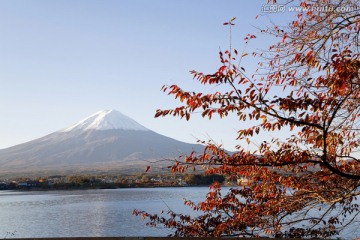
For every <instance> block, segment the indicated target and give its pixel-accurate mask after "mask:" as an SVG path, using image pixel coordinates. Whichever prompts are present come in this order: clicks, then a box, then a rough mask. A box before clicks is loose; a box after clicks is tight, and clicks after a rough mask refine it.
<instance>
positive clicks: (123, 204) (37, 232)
mask: <svg viewBox="0 0 360 240" xmlns="http://www.w3.org/2000/svg"><path fill="white" fill-rule="evenodd" d="M207 191H208V188H207V187H191V188H133V189H114V190H76V191H48V192H16V191H0V239H2V238H5V237H6V238H10V237H14V238H25V237H27V238H30V237H87V236H89V237H90V236H92V237H96V236H103V237H106V236H109V237H111V236H167V235H168V234H169V229H164V228H150V227H146V226H145V223H144V222H143V221H142V220H141V217H136V216H133V215H132V211H133V210H134V209H141V210H145V211H147V212H151V213H160V211H161V210H166V209H168V208H171V209H172V210H174V211H179V212H190V211H189V208H188V207H185V206H184V205H183V198H188V199H191V200H195V201H196V200H198V201H199V200H201V199H204V197H205V195H206V193H207Z"/></svg>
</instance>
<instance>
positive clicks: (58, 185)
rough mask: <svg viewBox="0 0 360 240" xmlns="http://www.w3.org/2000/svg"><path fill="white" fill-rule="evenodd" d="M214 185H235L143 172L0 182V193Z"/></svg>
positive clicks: (217, 179) (214, 179)
mask: <svg viewBox="0 0 360 240" xmlns="http://www.w3.org/2000/svg"><path fill="white" fill-rule="evenodd" d="M214 182H219V183H221V184H224V185H227V186H228V185H236V183H235V182H233V181H230V180H229V179H226V178H225V177H224V176H221V175H206V176H204V175H200V174H168V175H159V174H157V175H150V174H146V173H141V174H136V175H129V176H116V175H110V176H109V175H73V176H48V177H33V178H27V177H22V178H14V179H10V178H8V179H3V180H0V190H69V189H116V188H138V187H185V186H186V187H189V186H204V185H210V184H212V183H214Z"/></svg>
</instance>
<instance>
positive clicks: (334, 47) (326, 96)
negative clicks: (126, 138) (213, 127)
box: [134, 0, 360, 238]
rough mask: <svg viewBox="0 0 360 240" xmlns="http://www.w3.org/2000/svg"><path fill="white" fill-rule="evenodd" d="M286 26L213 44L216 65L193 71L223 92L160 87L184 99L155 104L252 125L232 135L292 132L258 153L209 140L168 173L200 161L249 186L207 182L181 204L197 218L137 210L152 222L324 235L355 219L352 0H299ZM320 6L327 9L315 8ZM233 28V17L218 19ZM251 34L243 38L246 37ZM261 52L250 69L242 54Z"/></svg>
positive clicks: (356, 24) (190, 230)
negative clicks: (199, 195) (258, 44)
mask: <svg viewBox="0 0 360 240" xmlns="http://www.w3.org/2000/svg"><path fill="white" fill-rule="evenodd" d="M299 6H301V7H303V8H306V9H307V11H303V12H298V13H297V15H296V16H295V19H294V20H293V21H292V22H291V23H290V24H289V25H288V26H287V27H279V26H273V27H269V28H266V29H264V30H262V32H263V33H264V34H269V37H274V38H276V39H278V40H277V42H276V44H273V45H271V46H269V48H268V49H267V50H266V51H261V52H254V53H251V54H248V53H246V52H242V53H239V52H238V51H237V50H235V49H233V48H232V47H231V46H230V49H228V50H226V51H224V52H222V51H221V52H220V53H219V59H220V66H219V68H218V69H217V71H216V72H214V73H211V74H205V73H202V72H198V71H191V74H192V75H193V77H194V79H195V80H197V81H199V82H200V83H202V84H204V85H223V86H228V88H229V90H228V91H227V92H223V91H221V92H220V91H219V92H213V93H207V94H205V93H197V92H191V91H185V90H183V89H182V88H181V87H179V86H177V85H172V86H164V87H163V91H164V92H166V93H168V94H169V95H173V96H174V97H175V98H176V99H179V100H180V102H181V103H182V105H181V106H179V107H177V108H175V109H166V110H160V109H159V110H157V112H156V117H160V116H166V115H173V116H178V117H180V118H183V117H184V118H185V119H186V120H189V119H190V118H191V113H193V112H194V111H199V110H200V111H201V112H202V116H203V117H207V118H209V119H211V117H212V116H213V115H215V114H216V115H219V116H220V117H226V116H228V114H230V113H235V114H237V116H238V118H239V120H240V121H251V123H252V126H251V127H249V128H245V129H239V131H238V139H239V141H241V140H243V141H248V142H250V141H251V138H252V137H253V136H254V135H259V134H262V133H263V132H271V131H275V132H279V133H281V131H289V132H291V133H292V135H291V136H290V137H288V138H287V139H285V140H284V139H283V140H281V139H275V138H274V139H273V140H272V141H271V142H263V143H261V145H260V146H259V149H258V150H257V151H255V152H248V151H246V150H245V149H244V148H242V146H241V145H239V146H238V151H237V152H236V153H228V152H226V151H224V150H223V149H222V148H221V146H217V145H216V144H214V143H208V144H207V146H206V148H205V150H204V152H203V153H202V154H201V155H196V154H194V153H193V154H191V155H189V156H187V157H186V158H185V162H182V161H180V160H179V161H178V162H177V163H176V164H175V165H174V166H173V167H172V171H174V172H177V171H178V172H184V171H186V170H187V169H188V168H189V167H192V166H194V165H203V166H204V167H205V168H206V174H221V175H227V176H230V177H232V178H233V179H237V178H239V177H245V178H247V179H249V183H250V184H249V185H248V186H246V187H242V188H241V187H239V188H231V189H230V190H229V192H227V193H226V194H224V193H223V192H222V191H221V190H220V186H219V185H218V184H214V185H212V187H211V189H210V192H209V193H208V195H207V198H206V199H205V200H204V201H203V202H200V203H199V204H195V203H193V202H191V201H186V202H185V203H186V204H187V205H189V206H190V207H191V208H192V209H193V210H194V211H197V212H198V215H197V216H196V217H191V216H189V215H183V214H177V213H174V212H172V211H169V212H168V213H169V216H168V217H167V218H166V217H163V216H162V215H157V214H155V215H152V214H149V213H146V212H142V211H134V213H135V214H137V215H142V216H143V217H144V218H148V220H149V223H148V224H149V225H151V226H154V225H156V224H162V225H164V226H165V227H168V228H173V229H174V230H175V232H174V235H175V236H183V237H188V236H202V237H209V236H244V237H247V236H269V237H322V238H324V237H329V236H333V235H336V234H338V233H340V232H341V231H342V230H343V229H344V228H346V227H348V226H349V225H350V224H352V223H353V222H354V221H355V220H356V218H357V217H358V214H359V206H358V205H357V204H356V197H357V196H358V195H359V194H360V192H359V183H360V174H359V173H360V158H359V150H360V147H359V145H360V139H359V133H360V121H359V117H360V79H359V68H360V55H359V31H360V12H359V9H358V6H359V3H358V2H357V1H351V0H338V1H335V0H320V1H311V0H308V1H300V2H299ZM324 7H326V9H328V10H327V11H316V9H320V8H323V9H324ZM225 25H226V26H227V27H229V28H230V31H231V28H232V27H233V25H234V19H232V20H231V21H229V22H227V23H225ZM253 38H256V36H255V35H252V34H249V35H248V36H246V38H245V42H246V44H247V43H248V42H249V41H251V39H253ZM251 56H252V57H254V58H260V61H259V69H258V71H257V73H256V74H254V75H252V76H251V77H249V76H248V74H247V73H246V71H245V68H244V67H243V66H242V65H241V60H242V59H243V58H244V57H251Z"/></svg>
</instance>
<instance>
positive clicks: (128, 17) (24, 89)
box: [0, 0, 268, 149]
mask: <svg viewBox="0 0 360 240" xmlns="http://www.w3.org/2000/svg"><path fill="white" fill-rule="evenodd" d="M265 2H266V1H254V0H242V1H240V0H232V1H229V0H226V1H224V0H196V1H190V0H181V1H180V0H178V1H175V0H173V1H170V0H151V1H149V0H127V1H125V0H61V1H54V0H52V1H51V0H2V1H0V112H1V117H0V148H6V147H9V146H12V145H15V144H19V143H23V142H26V141H29V140H33V139H35V138H38V137H42V136H44V135H46V134H49V133H51V132H54V131H57V130H59V129H62V128H65V127H67V126H69V125H71V124H73V123H75V122H77V121H79V120H81V119H83V118H85V117H87V116H89V115H91V114H93V113H95V112H97V111H99V110H103V109H116V110H118V111H120V112H122V113H123V114H126V115H128V116H129V117H131V118H133V119H135V120H136V121H137V122H139V123H140V124H142V125H144V126H145V127H147V128H149V129H151V130H154V131H156V132H158V133H160V134H163V135H166V136H169V137H172V138H175V139H178V140H181V141H185V142H190V143H194V142H195V141H196V138H199V139H202V140H208V139H209V138H212V139H213V140H215V141H216V142H218V143H223V144H224V146H225V147H226V148H228V149H233V147H234V146H235V145H236V144H237V142H236V140H235V138H236V130H237V129H239V128H240V127H241V124H243V123H242V122H239V121H237V119H236V116H231V117H229V118H227V119H222V120H218V119H214V120H211V121H209V120H206V119H202V118H201V117H200V116H199V114H197V115H196V114H195V116H194V117H193V118H192V119H191V120H190V121H189V122H186V121H185V120H179V119H178V118H174V117H165V118H160V119H159V118H158V119H154V114H155V111H156V109H158V108H171V107H175V106H177V105H178V102H177V101H176V100H174V99H173V97H171V96H167V95H166V94H164V93H162V92H160V88H161V87H162V85H163V84H178V85H180V86H182V87H184V88H185V89H187V90H195V91H202V86H201V85H199V84H198V83H196V81H194V80H192V76H191V75H190V74H189V70H192V69H195V70H199V71H204V72H213V71H215V69H216V67H218V66H219V65H218V63H219V62H218V51H219V48H221V49H226V48H227V47H228V42H229V35H228V29H227V28H226V27H224V26H223V25H222V23H223V22H225V21H228V20H229V19H230V18H231V17H234V16H235V17H237V19H236V24H237V25H236V28H235V29H234V35H233V42H234V45H235V46H236V47H238V48H239V49H241V48H242V47H243V38H244V36H245V35H246V34H247V33H257V32H258V30H256V29H255V27H254V26H263V25H264V24H266V21H267V19H268V17H267V18H260V19H259V20H255V17H256V15H258V14H260V13H261V7H262V5H263V4H264V3H265ZM263 43H264V42H261V41H258V42H256V41H255V44H257V45H255V46H253V47H261V46H262V44H263ZM248 64H249V66H248V68H249V69H252V68H253V67H254V65H255V64H254V63H251V62H250V63H248Z"/></svg>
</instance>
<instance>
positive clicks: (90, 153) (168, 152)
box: [0, 110, 204, 174]
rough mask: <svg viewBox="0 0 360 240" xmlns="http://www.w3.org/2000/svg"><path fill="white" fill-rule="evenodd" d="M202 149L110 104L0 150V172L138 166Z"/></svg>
mask: <svg viewBox="0 0 360 240" xmlns="http://www.w3.org/2000/svg"><path fill="white" fill-rule="evenodd" d="M64 130H66V131H64ZM203 149H204V147H203V146H202V145H199V144H189V143H184V142H181V141H178V140H175V139H173V138H170V137H166V136H163V135H161V134H158V133H156V132H154V131H152V130H150V129H148V128H145V127H143V126H142V125H140V124H139V123H137V122H136V121H135V120H133V119H131V118H129V117H127V116H125V115H123V114H121V113H120V112H117V111H115V110H104V111H99V112H97V113H95V114H93V115H91V116H90V117H88V118H85V119H84V120H81V121H79V122H78V123H76V124H74V125H72V126H70V127H68V128H64V129H62V130H59V131H57V132H54V133H50V134H48V135H46V136H44V137H41V138H38V139H35V140H32V141H29V142H26V143H22V144H19V145H15V146H13V147H10V148H6V149H2V150H0V164H1V166H2V167H1V169H0V174H2V173H6V172H14V173H16V172H34V171H40V172H41V171H52V172H57V171H65V170H66V169H69V170H72V171H81V169H92V170H96V169H101V168H107V169H110V170H115V169H119V170H123V171H127V169H133V170H134V169H135V170H136V169H137V171H139V172H140V171H144V169H145V166H147V165H149V162H159V160H162V161H163V160H165V159H174V158H178V157H179V156H180V155H184V154H189V153H190V152H192V151H195V152H200V151H203ZM166 164H167V165H170V164H169V162H167V163H166ZM158 165H159V164H158ZM160 165H161V164H160ZM164 166H165V161H164V162H163V164H162V167H164Z"/></svg>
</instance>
